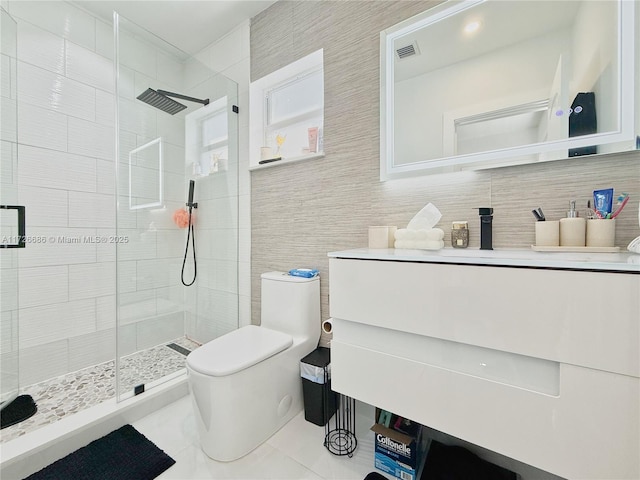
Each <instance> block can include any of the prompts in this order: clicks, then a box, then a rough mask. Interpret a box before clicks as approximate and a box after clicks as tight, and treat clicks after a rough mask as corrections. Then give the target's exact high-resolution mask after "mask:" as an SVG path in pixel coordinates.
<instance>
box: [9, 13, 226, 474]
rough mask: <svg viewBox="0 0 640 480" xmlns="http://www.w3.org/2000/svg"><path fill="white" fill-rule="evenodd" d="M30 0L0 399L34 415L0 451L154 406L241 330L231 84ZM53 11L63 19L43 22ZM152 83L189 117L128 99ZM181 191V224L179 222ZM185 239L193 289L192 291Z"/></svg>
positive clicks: (14, 107) (146, 41)
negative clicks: (118, 406)
mask: <svg viewBox="0 0 640 480" xmlns="http://www.w3.org/2000/svg"><path fill="white" fill-rule="evenodd" d="M28 3H29V2H17V1H16V2H12V1H9V2H7V8H8V13H7V12H4V11H3V18H4V15H5V14H6V15H7V21H8V23H7V25H9V26H10V25H11V21H13V20H15V21H14V23H13V25H14V32H15V33H16V34H15V35H14V41H13V42H10V41H8V39H9V35H7V33H8V32H9V29H8V28H5V20H3V29H2V44H1V47H2V52H1V53H2V63H1V68H2V77H1V80H2V89H1V91H0V93H1V95H2V112H3V115H2V128H1V135H2V138H1V140H2V172H1V173H2V190H1V192H0V193H1V195H2V199H1V200H2V201H1V202H0V203H2V204H3V205H5V204H6V205H24V206H25V209H26V230H25V234H24V235H25V238H26V240H27V241H26V245H25V248H21V249H4V248H3V249H0V256H1V259H0V261H1V263H0V267H1V268H0V275H1V277H0V280H1V281H2V301H1V306H2V318H1V320H2V325H1V332H2V340H1V345H0V347H1V352H0V361H1V364H0V366H1V373H2V382H1V384H2V392H1V393H2V396H3V399H4V398H5V397H6V398H9V395H11V394H15V393H17V392H20V393H29V394H31V395H32V396H33V397H34V399H35V400H36V402H37V404H38V413H36V414H35V415H34V416H33V417H32V418H31V419H29V420H27V421H25V422H21V423H18V424H17V425H14V426H13V427H8V428H5V429H2V430H1V431H0V441H1V442H2V443H3V447H6V446H7V445H8V444H9V443H11V442H13V441H14V440H20V439H19V438H18V437H21V438H22V439H24V438H25V436H28V435H29V433H30V432H31V431H32V430H33V429H36V428H39V429H42V428H46V426H48V425H50V424H51V423H52V422H55V421H56V420H58V419H60V418H68V417H70V416H71V414H76V413H78V412H80V413H81V412H82V411H83V410H84V409H87V408H90V407H92V406H95V405H96V404H100V402H104V401H105V400H108V401H113V402H123V401H125V400H127V401H129V400H132V397H134V396H135V395H138V394H141V393H143V392H145V395H150V394H152V391H153V390H154V387H156V386H159V385H162V384H163V383H165V382H166V381H167V380H170V381H171V382H174V381H175V380H176V379H178V378H179V377H180V376H182V375H184V360H185V354H187V353H188V352H189V351H190V350H191V349H193V348H196V347H197V346H198V345H199V344H201V343H204V342H207V341H209V340H211V339H213V338H215V337H217V336H219V335H222V334H224V333H227V332H228V331H230V330H233V329H235V328H237V326H238V286H237V282H238V280H237V279H238V275H237V268H238V207H237V205H238V171H237V169H238V144H237V143H238V136H237V124H238V120H237V114H236V113H235V112H234V109H233V106H234V105H237V85H236V84H235V83H234V82H232V81H231V80H229V79H227V78H226V77H224V76H223V75H220V74H218V73H217V72H215V71H213V70H211V69H210V68H208V67H207V66H206V65H203V64H202V63H200V62H199V61H197V60H196V59H195V58H194V57H192V56H189V55H187V54H185V53H184V52H181V51H180V50H178V49H176V48H174V47H172V46H171V45H169V44H167V43H166V42H164V41H163V40H161V39H159V38H157V37H155V36H153V35H151V34H150V33H148V32H146V31H145V30H143V29H142V28H140V27H139V26H137V25H135V24H134V23H132V22H130V21H128V20H126V19H124V18H122V17H120V16H118V15H115V16H114V19H113V27H112V26H107V24H106V23H105V22H103V21H102V20H99V19H96V18H95V17H92V16H90V15H88V14H87V12H85V11H81V10H79V9H78V8H77V7H76V6H74V5H73V4H71V3H68V2H58V1H56V2H42V3H39V4H38V5H39V6H38V8H30V7H29V6H28V5H26V4H28ZM3 5H4V4H3ZM43 9H44V10H43ZM47 9H51V12H50V13H52V14H51V16H50V17H51V18H62V16H58V15H57V12H58V11H61V10H64V11H65V12H66V13H65V15H64V18H67V19H71V20H70V21H71V22H72V24H71V25H67V26H66V27H67V28H66V29H65V26H64V25H59V26H58V25H55V22H54V21H51V22H43V20H42V19H43V18H45V17H46V16H47ZM54 11H55V12H56V15H54V14H53V13H54ZM12 17H13V20H11V18H12ZM9 20H11V21H9ZM73 22H77V24H74V23H73ZM15 25H17V26H18V27H19V28H17V29H16V28H15ZM69 28H70V29H69ZM111 28H113V30H112V31H113V33H110V30H109V29H111ZM69 31H71V32H72V33H73V32H83V34H85V35H84V36H83V37H77V36H76V37H74V36H73V35H71V34H69ZM21 41H22V42H23V43H22V44H21V43H20V42H21ZM16 44H17V45H22V46H21V48H18V49H16V48H15V45H16ZM55 52H57V53H55ZM149 86H153V89H154V92H155V93H154V95H158V96H164V97H165V98H166V99H168V100H171V101H174V100H172V98H170V97H169V95H173V98H178V100H181V101H184V104H182V103H181V102H176V103H181V105H182V107H184V108H182V107H181V108H180V111H175V112H167V111H166V110H167V108H168V107H165V108H163V109H162V110H159V109H158V108H154V107H153V106H151V105H150V104H149V103H145V102H143V101H141V100H139V99H138V96H140V94H141V92H146V91H147V89H149ZM171 92H181V93H180V94H172V93H171ZM184 97H186V98H184ZM159 99H160V100H161V98H160V97H158V98H156V99H155V100H159ZM200 99H203V100H200ZM204 99H206V100H204ZM147 101H151V100H150V98H147ZM11 112H13V114H14V115H13V116H12V115H11ZM17 118H19V121H17V120H16V119H17ZM18 127H19V128H18ZM222 160H224V161H222ZM214 165H215V168H214ZM221 166H223V167H221ZM192 181H193V182H197V189H196V192H197V203H198V209H197V216H196V214H195V210H194V211H193V222H189V223H193V224H195V225H196V226H197V228H195V229H187V228H186V225H183V224H181V223H180V222H176V220H175V217H174V213H175V212H176V211H178V210H180V209H183V208H184V206H185V198H188V196H189V185H190V184H191V182H192ZM188 203H192V204H193V203H194V201H193V198H192V199H191V200H189V202H188ZM187 206H188V205H187ZM11 221H12V219H11V218H5V216H4V215H3V217H2V223H0V226H2V232H3V234H4V233H5V232H8V231H10V230H8V229H11V228H13V227H12V226H11V225H10V224H9V222H11ZM188 236H190V237H191V238H192V239H193V237H196V240H197V244H198V245H199V250H198V277H197V280H195V279H194V282H193V285H192V286H191V287H190V288H185V287H184V286H183V284H182V282H181V270H182V265H183V254H184V250H185V249H184V246H185V241H186V239H187V237H188ZM192 241H193V240H192ZM184 270H185V278H187V279H191V278H193V275H194V274H195V264H194V263H192V262H186V266H185V268H184ZM187 283H188V282H187ZM5 390H6V391H5ZM9 390H11V392H10V391H9ZM156 391H158V390H156ZM5 394H6V395H5ZM140 398H144V397H137V399H140ZM25 434H26V435H25ZM4 451H9V449H5V448H3V452H4ZM3 455H4V454H3ZM3 461H4V458H3Z"/></svg>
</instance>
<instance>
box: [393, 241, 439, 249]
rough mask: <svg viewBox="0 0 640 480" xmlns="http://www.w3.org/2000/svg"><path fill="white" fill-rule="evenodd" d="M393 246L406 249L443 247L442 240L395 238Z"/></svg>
mask: <svg viewBox="0 0 640 480" xmlns="http://www.w3.org/2000/svg"><path fill="white" fill-rule="evenodd" d="M394 247H395V248H397V249H407V250H440V249H441V248H443V247H444V242H443V241H442V240H396V241H395V244H394Z"/></svg>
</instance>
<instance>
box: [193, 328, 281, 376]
mask: <svg viewBox="0 0 640 480" xmlns="http://www.w3.org/2000/svg"><path fill="white" fill-rule="evenodd" d="M292 343H293V338H292V337H291V335H287V334H286V333H282V332H277V331H275V330H269V329H268V328H263V327H258V326H256V325H247V326H246V327H242V328H239V329H238V330H234V331H233V332H230V333H227V334H226V335H223V336H221V337H218V338H216V339H215V340H212V341H210V342H208V343H206V344H204V345H203V346H201V347H200V348H197V349H195V350H194V351H193V352H191V353H190V354H189V355H188V356H187V365H189V367H190V368H192V369H193V370H195V371H197V372H200V373H202V374H204V375H212V376H214V377H224V376H225V375H231V374H232V373H236V372H239V371H240V370H244V369H245V368H249V367H250V366H252V365H255V364H256V363H259V362H261V361H263V360H265V359H267V358H269V357H271V356H273V355H275V354H276V353H278V352H281V351H282V350H284V349H286V348H288V347H289V346H291V344H292Z"/></svg>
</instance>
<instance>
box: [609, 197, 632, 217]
mask: <svg viewBox="0 0 640 480" xmlns="http://www.w3.org/2000/svg"><path fill="white" fill-rule="evenodd" d="M628 202H629V194H628V193H623V194H622V195H619V196H618V201H617V203H618V205H620V206H619V207H618V208H617V209H616V211H615V212H613V213H612V214H611V217H610V218H616V217H617V216H618V215H620V212H622V209H623V208H624V206H625V205H626V204H627V203H628Z"/></svg>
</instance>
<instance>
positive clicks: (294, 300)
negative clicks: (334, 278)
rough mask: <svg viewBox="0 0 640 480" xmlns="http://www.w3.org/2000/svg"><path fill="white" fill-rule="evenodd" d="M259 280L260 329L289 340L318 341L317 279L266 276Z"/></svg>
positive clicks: (277, 275)
mask: <svg viewBox="0 0 640 480" xmlns="http://www.w3.org/2000/svg"><path fill="white" fill-rule="evenodd" d="M261 279H262V280H261V288H262V291H261V305H262V306H261V312H260V325H261V326H263V327H266V328H271V329H273V330H278V331H280V332H285V333H288V334H290V335H292V336H305V337H306V336H313V337H318V338H320V277H318V276H315V277H313V278H303V277H294V276H291V275H289V274H287V273H285V272H269V273H263V274H262V276H261Z"/></svg>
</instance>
